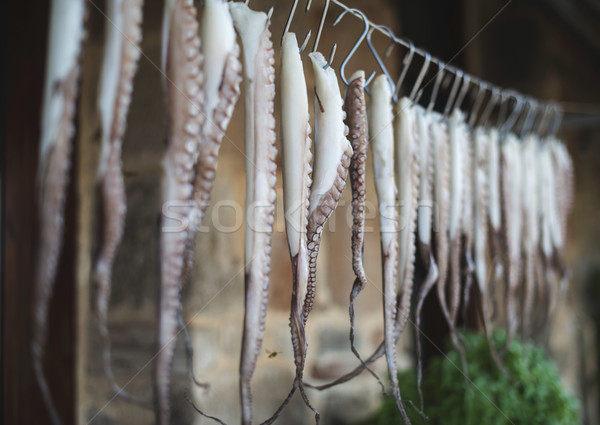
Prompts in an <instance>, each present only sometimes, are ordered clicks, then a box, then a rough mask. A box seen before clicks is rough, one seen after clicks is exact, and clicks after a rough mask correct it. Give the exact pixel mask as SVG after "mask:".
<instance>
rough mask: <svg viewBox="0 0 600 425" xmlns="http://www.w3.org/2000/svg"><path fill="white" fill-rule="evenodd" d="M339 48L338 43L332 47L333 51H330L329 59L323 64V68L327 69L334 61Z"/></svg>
mask: <svg viewBox="0 0 600 425" xmlns="http://www.w3.org/2000/svg"><path fill="white" fill-rule="evenodd" d="M336 50H337V43H335V44H334V45H333V47H332V48H331V52H329V59H327V63H326V64H325V65H324V66H323V69H327V68H329V67H330V66H331V62H333V57H334V56H335V51H336Z"/></svg>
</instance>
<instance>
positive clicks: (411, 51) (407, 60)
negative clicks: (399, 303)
mask: <svg viewBox="0 0 600 425" xmlns="http://www.w3.org/2000/svg"><path fill="white" fill-rule="evenodd" d="M393 39H394V40H396V37H393ZM409 43H410V47H409V52H408V54H407V55H405V56H404V59H403V60H402V63H403V64H404V67H403V68H402V72H401V73H400V77H399V78H398V81H396V90H395V91H394V99H395V101H396V102H397V101H398V95H399V94H400V88H401V87H402V83H403V82H404V79H405V78H406V74H407V73H408V68H409V67H410V64H411V63H412V60H413V56H414V55H415V45H414V44H413V42H412V41H409Z"/></svg>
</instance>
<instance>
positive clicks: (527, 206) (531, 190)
mask: <svg viewBox="0 0 600 425" xmlns="http://www.w3.org/2000/svg"><path fill="white" fill-rule="evenodd" d="M537 144H538V141H537V138H536V137H535V136H534V135H529V136H527V137H526V138H525V141H524V142H523V145H522V146H521V167H522V168H521V169H522V173H523V174H522V176H523V180H522V182H521V183H520V187H521V194H522V195H521V196H522V200H521V202H522V205H523V217H524V225H523V247H522V249H523V252H524V259H525V267H524V277H525V293H524V299H523V319H522V333H523V337H524V338H528V337H529V336H530V335H531V331H532V328H531V327H532V314H533V306H534V297H535V287H536V282H535V280H536V266H535V261H536V257H537V249H538V246H539V227H538V223H539V221H538V215H539V214H538V204H537V197H536V196H535V194H536V193H537V192H538V183H537V170H536V154H537Z"/></svg>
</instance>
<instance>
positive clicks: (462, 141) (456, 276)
mask: <svg viewBox="0 0 600 425" xmlns="http://www.w3.org/2000/svg"><path fill="white" fill-rule="evenodd" d="M448 132H449V141H450V170H451V175H450V215H449V222H448V237H449V246H450V255H449V261H450V263H449V265H450V268H449V272H450V274H449V278H450V280H449V284H450V285H449V295H450V304H449V305H448V307H447V310H445V311H444V314H448V315H447V316H446V320H447V321H448V326H449V327H450V337H451V339H452V343H453V345H454V347H455V348H456V349H457V350H458V351H459V353H460V355H461V361H462V367H463V372H464V373H466V372H467V361H466V355H465V352H464V349H463V347H462V344H461V343H460V341H459V339H458V335H457V331H456V316H457V314H458V308H459V305H460V286H461V279H460V251H461V236H462V234H461V233H462V228H463V226H462V222H463V221H462V216H463V214H464V213H465V205H464V204H465V183H466V182H465V170H464V167H465V156H466V155H467V153H466V147H467V146H466V138H467V127H466V123H465V121H464V114H463V113H462V112H461V111H459V110H458V109H455V110H454V111H453V113H452V115H451V117H450V120H449V127H448Z"/></svg>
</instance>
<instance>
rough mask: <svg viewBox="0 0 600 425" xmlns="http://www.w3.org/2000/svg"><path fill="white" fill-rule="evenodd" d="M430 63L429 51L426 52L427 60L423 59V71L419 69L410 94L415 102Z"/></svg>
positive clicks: (410, 97)
mask: <svg viewBox="0 0 600 425" xmlns="http://www.w3.org/2000/svg"><path fill="white" fill-rule="evenodd" d="M430 64H431V55H430V54H429V52H428V53H426V54H425V60H424V61H423V66H422V67H421V71H419V75H418V76H417V79H416V80H415V84H414V86H413V88H412V91H411V92H410V95H409V96H408V98H409V99H410V100H411V101H413V102H414V101H415V97H416V95H417V90H418V89H419V87H420V86H421V83H422V82H423V78H425V74H427V70H428V69H429V65H430Z"/></svg>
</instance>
